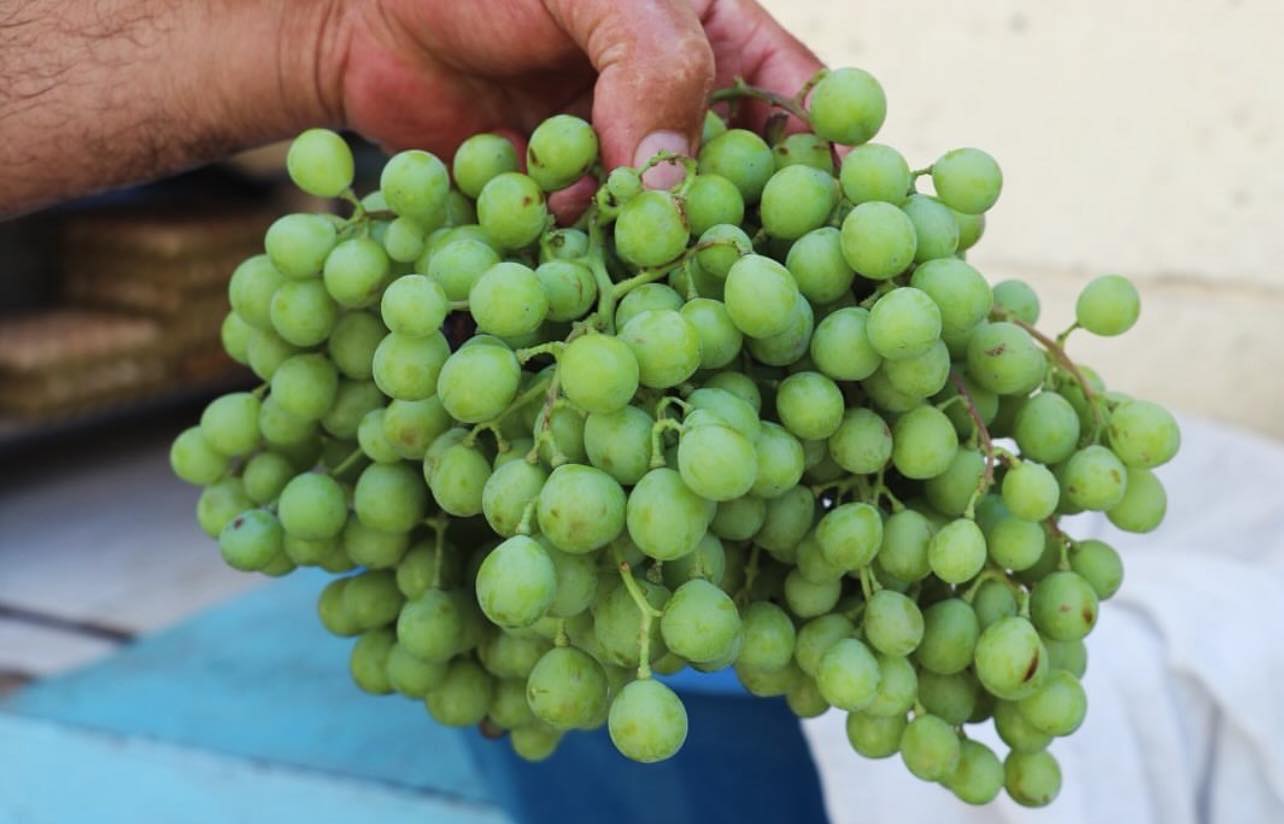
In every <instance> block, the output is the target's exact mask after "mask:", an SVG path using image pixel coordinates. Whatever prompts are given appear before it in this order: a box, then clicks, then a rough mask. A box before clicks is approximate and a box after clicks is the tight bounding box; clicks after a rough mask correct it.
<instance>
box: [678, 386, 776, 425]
mask: <svg viewBox="0 0 1284 824" xmlns="http://www.w3.org/2000/svg"><path fill="white" fill-rule="evenodd" d="M704 388H706V389H721V390H723V391H724V392H728V393H729V394H732V395H734V396H736V397H737V398H739V399H740V400H742V401H744V402H745V403H746V404H748V405H749V406H750V407H751V408H752V409H753V412H754V414H755V415H756V414H758V413H759V412H761V411H762V394H761V393H760V392H759V391H758V385H757V384H756V383H754V382H753V379H752V378H750V377H749V376H747V375H745V374H743V373H741V372H731V371H728V372H719V373H717V374H716V375H714V376H712V377H710V378H709V379H708V380H706V381H705V382H704ZM698 391H699V390H697V392H698ZM692 397H695V393H693V394H692ZM688 400H690V398H688ZM746 434H747V433H746Z"/></svg>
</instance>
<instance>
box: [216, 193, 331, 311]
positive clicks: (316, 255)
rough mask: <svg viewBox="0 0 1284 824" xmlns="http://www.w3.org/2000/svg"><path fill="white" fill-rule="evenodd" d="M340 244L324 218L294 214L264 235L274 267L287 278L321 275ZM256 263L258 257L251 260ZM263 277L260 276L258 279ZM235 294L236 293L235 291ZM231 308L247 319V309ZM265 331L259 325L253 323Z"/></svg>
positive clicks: (274, 224)
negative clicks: (329, 256)
mask: <svg viewBox="0 0 1284 824" xmlns="http://www.w3.org/2000/svg"><path fill="white" fill-rule="evenodd" d="M337 241H338V233H337V231H336V230H335V227H334V223H332V222H331V221H330V220H329V219H328V218H327V217H326V216H324V215H309V214H301V213H300V214H291V215H285V216H283V217H279V218H277V219H276V222H274V223H273V224H272V225H271V226H269V227H268V230H267V234H266V235H264V236H263V249H264V251H266V252H267V256H268V258H269V259H270V260H271V263H272V266H274V267H276V270H277V271H279V272H280V273H281V274H282V275H285V276H286V277H287V278H306V277H312V276H313V275H316V274H319V273H320V272H321V267H322V265H323V264H324V263H325V260H326V256H327V255H329V254H330V250H331V249H333V248H334V244H335V243H336V242H337ZM251 260H255V258H251ZM263 277H264V274H263V273H262V272H260V273H259V278H260V279H261V278H263ZM234 293H235V292H234ZM232 307H233V308H234V309H236V310H237V311H239V312H241V314H242V315H245V316H246V319H247V320H251V318H250V316H249V315H246V312H245V309H244V307H241V306H237V305H236V303H233V304H232ZM254 325H256V326H259V327H260V328H263V327H262V326H261V325H259V324H254Z"/></svg>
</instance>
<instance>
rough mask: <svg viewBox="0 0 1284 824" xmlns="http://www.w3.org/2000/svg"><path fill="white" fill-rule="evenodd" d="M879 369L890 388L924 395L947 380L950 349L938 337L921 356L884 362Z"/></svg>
mask: <svg viewBox="0 0 1284 824" xmlns="http://www.w3.org/2000/svg"><path fill="white" fill-rule="evenodd" d="M881 369H882V371H883V377H884V378H886V379H887V383H888V384H889V385H890V386H891V387H892V389H894V390H896V391H897V392H899V393H901V394H903V395H906V396H908V397H917V398H927V397H930V396H932V395H935V394H936V393H937V392H940V391H941V390H942V389H944V388H945V385H946V384H947V383H948V382H949V379H950V351H949V349H948V348H946V346H945V344H944V343H943V342H942V341H939V340H938V341H937V342H936V343H934V344H932V346H931V348H930V349H928V350H927V351H926V352H924V353H922V354H921V355H911V356H910V357H908V358H900V359H898V360H887V361H883V365H882V367H881Z"/></svg>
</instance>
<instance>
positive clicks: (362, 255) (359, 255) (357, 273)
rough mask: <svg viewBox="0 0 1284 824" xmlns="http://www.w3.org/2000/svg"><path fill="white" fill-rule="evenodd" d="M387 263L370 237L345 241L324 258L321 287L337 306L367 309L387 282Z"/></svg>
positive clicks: (380, 250) (388, 264)
mask: <svg viewBox="0 0 1284 824" xmlns="http://www.w3.org/2000/svg"><path fill="white" fill-rule="evenodd" d="M390 271H391V263H390V262H389V260H388V254H387V252H385V251H384V250H383V247H382V246H380V245H379V244H378V243H376V242H375V241H374V240H372V239H371V238H362V237H358V238H352V239H351V240H345V241H343V242H342V243H340V244H339V245H338V246H335V247H334V251H332V252H330V255H329V257H327V258H326V259H325V272H324V275H323V277H324V279H325V288H326V291H327V292H329V293H330V296H331V297H333V298H334V300H335V302H337V303H338V304H339V305H340V306H345V307H348V308H354V307H363V306H371V305H373V304H374V303H375V302H377V301H378V299H379V293H380V291H381V290H382V289H383V286H384V284H385V283H386V282H387V280H388V275H389V273H390Z"/></svg>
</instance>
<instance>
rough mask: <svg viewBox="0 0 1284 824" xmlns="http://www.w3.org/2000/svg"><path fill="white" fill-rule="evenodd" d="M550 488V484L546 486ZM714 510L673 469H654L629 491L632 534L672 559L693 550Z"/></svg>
mask: <svg viewBox="0 0 1284 824" xmlns="http://www.w3.org/2000/svg"><path fill="white" fill-rule="evenodd" d="M546 488H547V487H546ZM711 515H712V513H711V511H710V505H709V503H708V502H706V501H705V499H703V498H701V497H700V496H698V495H696V494H695V493H694V492H692V491H691V489H690V488H689V487H688V486H687V485H686V483H684V482H683V480H682V476H681V475H679V474H678V473H677V472H675V471H674V470H672V469H667V468H664V467H661V468H659V469H652V470H651V471H650V472H648V473H647V474H646V475H644V476H643V477H642V479H641V480H640V481H638V483H637V485H636V486H634V487H633V491H632V492H631V493H629V496H628V504H627V525H628V531H629V536H630V537H631V538H632V539H633V541H634V543H636V544H637V546H638V548H639V549H641V550H642V552H643V553H645V554H646V555H647V556H649V557H651V558H654V559H656V560H658V561H671V560H675V559H677V558H681V557H682V556H683V555H686V554H687V553H689V552H691V551H693V550H694V549H695V548H696V545H697V544H698V543H699V542H700V539H701V538H702V537H704V534H705V531H706V530H707V528H708V525H709V520H710V517H711Z"/></svg>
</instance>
